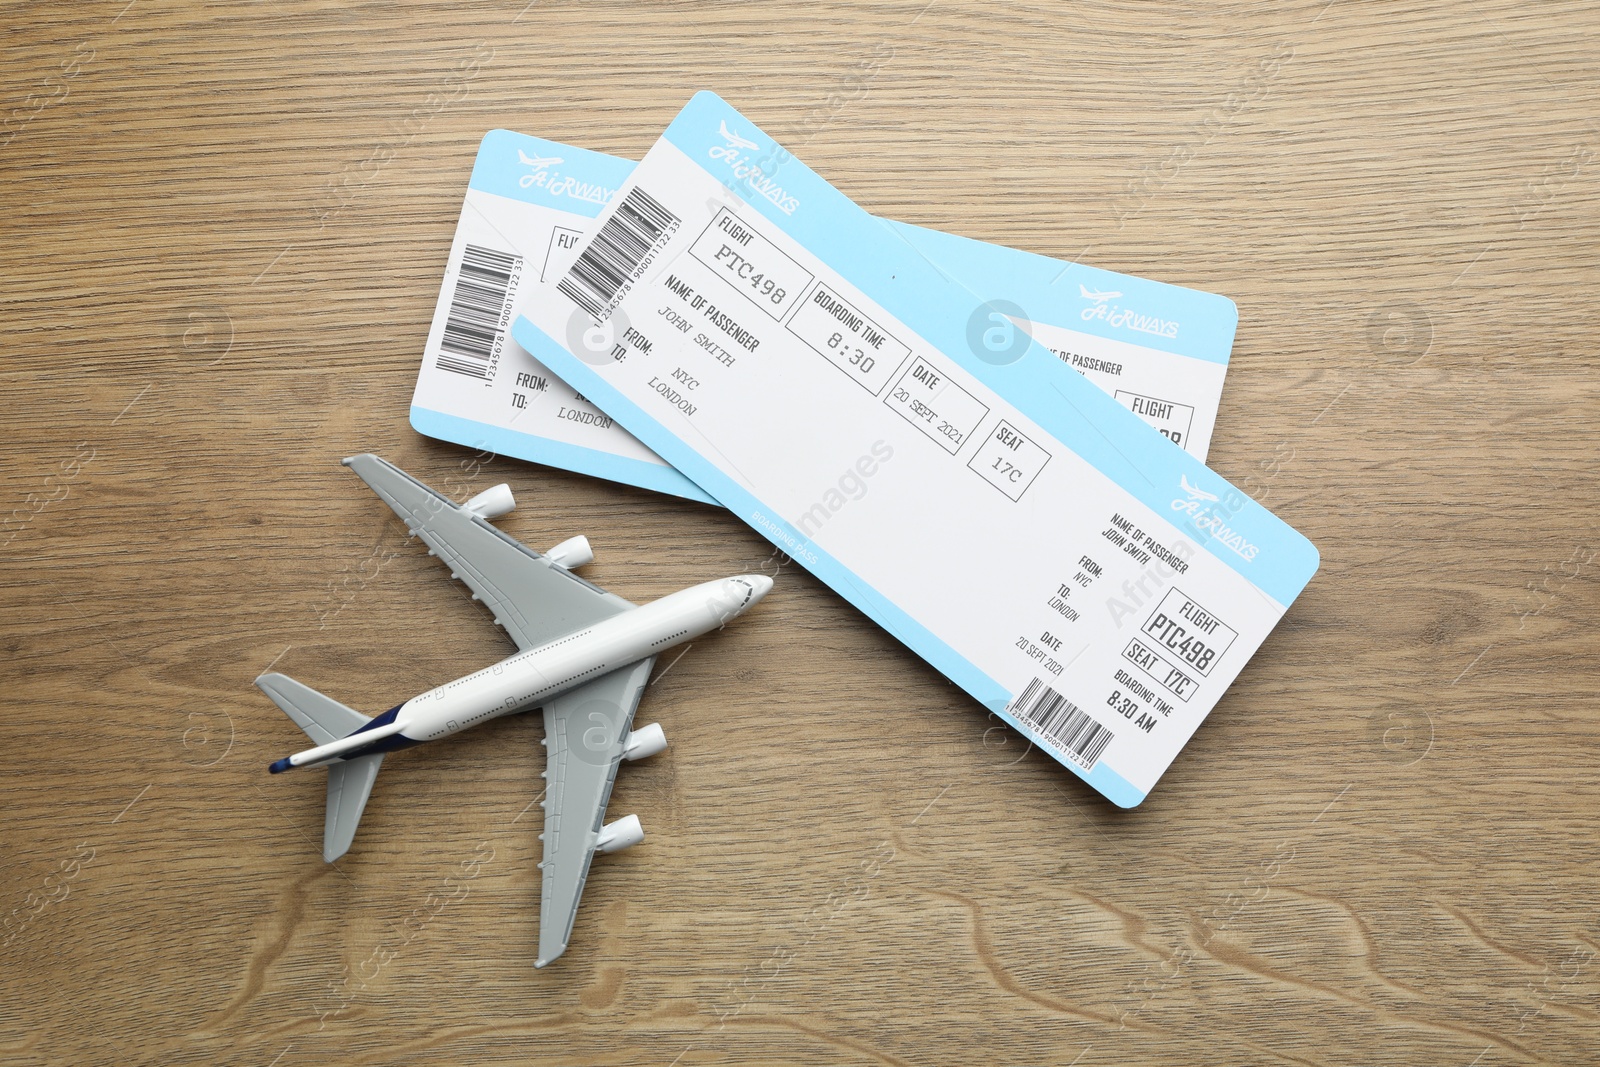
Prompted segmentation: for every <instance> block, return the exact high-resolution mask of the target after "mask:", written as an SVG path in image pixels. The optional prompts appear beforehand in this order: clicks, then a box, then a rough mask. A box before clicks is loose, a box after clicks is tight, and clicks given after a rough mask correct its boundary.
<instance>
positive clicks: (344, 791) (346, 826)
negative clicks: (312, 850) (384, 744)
mask: <svg viewBox="0 0 1600 1067" xmlns="http://www.w3.org/2000/svg"><path fill="white" fill-rule="evenodd" d="M382 765H383V753H381V752H380V753H378V754H377V755H375V756H357V757H356V758H355V759H353V760H350V761H349V762H348V763H334V764H331V765H329V767H328V817H327V820H326V822H324V823H323V827H322V858H323V859H325V860H327V861H328V862H329V863H332V862H333V861H334V860H336V859H338V858H339V857H340V856H342V855H344V854H345V853H346V852H348V851H350V842H352V841H354V840H355V837H356V827H357V826H359V825H361V813H362V812H363V811H365V810H366V808H367V798H368V797H369V796H371V795H372V783H373V782H376V781H377V780H378V768H379V767H380V766H382Z"/></svg>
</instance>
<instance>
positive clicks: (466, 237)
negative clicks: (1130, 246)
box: [411, 130, 1238, 500]
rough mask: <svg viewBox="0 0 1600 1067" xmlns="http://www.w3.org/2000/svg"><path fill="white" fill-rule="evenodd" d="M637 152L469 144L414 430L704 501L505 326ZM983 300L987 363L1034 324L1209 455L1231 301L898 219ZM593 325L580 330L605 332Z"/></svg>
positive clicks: (1100, 381)
mask: <svg viewBox="0 0 1600 1067" xmlns="http://www.w3.org/2000/svg"><path fill="white" fill-rule="evenodd" d="M634 166H635V164H634V163H633V162H632V161H630V160H625V159H619V158H617V157H616V156H608V155H602V154H600V153H598V152H590V151H587V150H585V149H582V148H576V147H573V146H571V145H563V144H558V143H556V142H554V141H546V140H542V139H540V138H537V137H529V136H526V135H523V134H518V133H512V132H510V131H508V130H493V131H491V132H490V133H489V134H487V135H486V136H485V137H484V139H483V142H482V144H481V145H480V146H479V149H478V157H477V161H476V163H475V164H474V166H473V171H472V179H471V181H470V183H469V185H468V188H467V195H466V199H465V202H464V203H463V205H462V209H461V218H460V221H459V222H458V223H457V225H456V234H455V240H454V241H453V242H452V244H451V248H450V258H449V261H448V267H447V269H446V273H445V279H444V284H443V286H442V287H441V289H440V294H439V302H438V305H437V307H436V308H435V310H434V316H433V324H432V327H431V329H430V330H429V333H428V341H427V347H426V350H425V355H424V358H423V363H422V369H421V373H420V374H419V375H418V377H417V386H416V391H415V394H414V396H413V399H412V405H411V421H412V425H413V426H415V427H416V429H417V430H419V431H420V432H422V433H425V434H427V435H429V436H431V437H438V438H441V439H444V440H447V441H452V442H455V443H457V444H464V445H471V446H473V447H478V448H485V449H489V450H491V451H494V452H498V453H500V454H502V455H508V456H516V457H518V458H521V459H529V460H534V461H535V462H539V463H546V464H549V465H551V466H557V467H563V468H566V469H569V470H575V471H580V472H582V473H585V474H592V475H595V476H597V477H602V478H608V479H611V480H613V481H619V482H625V483H628V484H630V485H638V486H642V487H645V488H649V489H656V490H659V491H662V492H667V493H674V494H676V495H679V496H687V497H691V498H694V499H699V500H710V497H709V496H707V495H706V494H705V492H704V491H703V490H702V489H700V487H698V486H696V485H695V484H694V483H693V482H691V481H689V480H688V479H687V478H685V477H683V476H682V475H681V474H679V473H678V472H677V471H676V470H674V469H673V468H672V467H671V466H669V465H668V464H667V463H666V462H665V461H664V460H662V459H661V458H660V457H658V456H656V455H655V454H654V453H653V452H651V451H650V450H649V449H648V448H646V447H645V446H644V445H642V444H640V443H639V441H638V440H636V439H635V438H634V437H633V436H632V435H631V434H629V433H628V432H627V431H626V430H624V429H623V428H622V427H620V426H618V425H616V424H615V423H614V421H613V420H612V419H611V418H610V417H609V416H608V415H606V414H605V413H604V412H601V411H599V410H597V409H596V408H595V407H594V406H593V405H591V404H589V403H588V402H586V401H585V400H584V399H583V397H582V396H580V395H578V394H577V393H576V392H575V391H574V390H572V389H570V388H568V387H567V386H566V385H565V384H564V383H562V382H561V381H560V380H559V379H558V378H557V377H555V376H554V375H552V374H551V373H550V372H549V371H548V370H547V369H546V368H545V367H544V366H542V365H541V364H539V363H538V361H537V360H535V359H533V357H531V356H530V355H528V353H527V352H526V351H524V350H523V349H522V348H521V347H520V346H519V345H518V344H517V343H516V341H515V340H514V339H513V338H511V337H510V336H509V335H508V327H509V325H510V320H511V316H512V311H513V309H514V308H515V307H516V306H517V303H518V300H519V299H520V294H521V292H522V290H523V288H524V287H525V286H528V285H531V284H533V283H534V282H537V281H540V280H548V279H550V278H552V277H556V276H559V275H560V274H561V273H564V272H565V271H566V269H567V267H568V265H569V264H570V262H571V259H572V254H573V252H574V251H575V250H576V247H577V244H578V242H579V241H580V240H581V239H582V238H583V237H584V236H585V235H586V234H587V232H588V228H589V225H590V223H591V221H592V220H593V218H594V217H595V216H596V215H598V214H599V213H600V211H601V209H602V208H603V207H604V206H605V205H606V204H607V203H608V202H609V200H610V197H611V195H612V193H613V192H615V190H616V189H617V188H618V187H619V186H620V185H621V184H622V183H623V182H624V181H625V180H626V179H627V177H628V175H629V174H630V173H631V172H632V171H633V168H634ZM893 225H895V226H896V228H897V229H898V231H899V232H900V234H901V235H902V236H903V237H904V238H905V239H906V240H907V241H908V242H910V243H911V244H912V245H913V246H914V247H916V248H917V249H918V250H920V251H921V252H922V254H923V255H925V256H926V257H927V258H928V259H929V260H931V261H932V262H933V263H934V264H936V265H938V267H939V269H941V270H942V271H944V272H946V273H949V274H951V275H952V276H953V277H955V278H957V279H958V280H960V281H962V282H963V283H964V284H966V285H967V286H968V287H969V288H971V289H973V290H974V291H976V292H978V293H980V294H982V295H983V296H984V297H985V301H984V302H983V303H981V304H979V305H978V306H976V307H975V308H974V309H972V312H971V320H972V321H971V322H970V323H969V330H970V332H971V333H972V335H973V337H974V339H975V340H974V343H975V344H976V345H978V346H979V348H980V349H982V350H983V351H984V352H985V353H986V354H987V355H988V356H989V357H990V358H992V359H1006V358H1010V357H1012V356H1014V355H1017V354H1020V352H1021V350H1022V347H1023V346H1024V345H1025V344H1026V343H1027V335H1028V334H1030V333H1031V334H1032V336H1034V337H1035V338H1037V339H1038V340H1040V341H1042V342H1043V343H1044V344H1045V345H1047V346H1048V347H1049V348H1050V349H1051V350H1052V351H1054V352H1055V353H1056V354H1057V356H1058V357H1059V358H1060V359H1061V360H1062V362H1064V363H1066V364H1068V365H1069V366H1071V367H1073V368H1074V369H1075V370H1077V371H1078V372H1080V373H1082V374H1083V375H1084V376H1085V377H1087V378H1089V380H1091V381H1093V382H1094V383H1095V384H1097V385H1099V386H1100V387H1101V388H1103V389H1104V390H1106V391H1107V392H1108V393H1111V394H1112V395H1113V396H1115V397H1116V398H1117V399H1118V400H1119V401H1120V402H1121V403H1122V404H1123V405H1124V406H1126V407H1128V408H1129V409H1130V410H1132V411H1134V412H1135V413H1137V414H1138V415H1139V416H1140V417H1141V418H1143V419H1145V421H1147V422H1149V423H1150V424H1151V425H1153V426H1155V427H1156V428H1157V429H1159V430H1160V431H1161V432H1162V433H1164V434H1166V435H1167V436H1168V437H1169V438H1170V439H1172V440H1173V441H1175V442H1177V443H1178V444H1179V445H1180V446H1181V447H1183V448H1184V449H1185V450H1187V451H1188V452H1189V453H1190V454H1192V455H1194V456H1195V457H1197V458H1199V459H1204V458H1205V455H1206V449H1207V448H1208V447H1209V445H1210V440H1211V432H1212V427H1213V425H1214V424H1215V422H1216V416H1217V408H1218V405H1219V403H1220V401H1221V396H1222V386H1223V378H1224V376H1225V374H1226V373H1227V369H1228V355H1229V352H1230V351H1231V349H1232V346H1233V335H1234V329H1235V326H1236V324H1237V320H1238V313H1237V311H1236V309H1235V308H1234V306H1233V303H1232V301H1230V300H1228V299H1227V298H1225V297H1221V296H1216V295H1213V294H1210V293H1202V292H1198V291H1196V290H1193V289H1184V288H1181V287H1179V286H1175V285H1167V284H1164V283H1162V282H1155V281H1149V280H1146V279H1143V278H1135V277H1132V276H1130V275H1125V274H1116V273H1113V272H1111V271H1103V270H1098V269H1096V268H1094V267H1086V266H1083V265H1081V264H1065V263H1062V262H1060V261H1058V260H1053V259H1048V258H1046V257H1044V256H1036V255H1033V254H1031V253H1028V252H1021V251H1018V250H1016V249H1012V248H1005V247H1003V246H1000V245H991V244H984V243H983V242H980V241H973V240H969V239H967V238H964V237H955V236H952V235H950V234H945V233H940V232H938V231H936V230H928V229H923V228H921V227H916V226H910V225H907V224H903V223H895V224H893ZM608 337H609V335H608V334H607V333H606V331H604V330H600V331H594V332H593V333H592V334H591V335H590V337H589V338H588V339H587V340H586V341H585V342H584V343H586V344H590V345H594V344H604V343H606V342H607V339H608Z"/></svg>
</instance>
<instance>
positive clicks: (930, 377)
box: [513, 93, 1317, 807]
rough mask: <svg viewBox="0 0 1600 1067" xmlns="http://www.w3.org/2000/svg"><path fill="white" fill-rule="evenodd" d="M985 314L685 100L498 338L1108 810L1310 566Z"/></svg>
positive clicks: (729, 116) (797, 166)
mask: <svg viewBox="0 0 1600 1067" xmlns="http://www.w3.org/2000/svg"><path fill="white" fill-rule="evenodd" d="M985 302H986V301H985V298H984V297H983V296H981V295H979V294H975V293H973V292H972V291H970V290H969V289H967V288H965V287H964V286H962V285H960V284H958V283H957V282H955V281H954V280H952V279H951V278H950V277H948V276H947V275H946V274H945V273H943V272H942V271H941V270H940V269H939V268H936V267H935V266H933V264H932V263H931V262H930V261H929V260H928V259H927V258H926V257H925V256H924V255H923V254H922V253H921V252H920V251H919V250H918V248H917V247H916V246H914V245H913V244H912V243H909V242H908V241H907V240H906V239H905V238H904V237H903V236H902V235H901V233H900V231H899V230H897V229H896V228H895V227H893V226H891V225H889V224H886V223H883V222H881V221H879V220H877V219H875V218H873V217H872V216H871V215H869V214H868V213H867V212H865V211H864V210H862V209H861V208H860V207H858V206H856V205H855V204H853V203H852V202H851V201H850V200H849V199H848V198H847V197H845V196H844V195H843V194H842V193H840V192H839V191H838V190H836V189H834V188H833V187H832V186H830V185H829V184H828V183H827V182H826V181H824V180H823V179H822V178H820V177H819V176H818V175H816V174H815V173H814V172H812V171H811V170H809V169H808V168H806V167H805V166H804V165H803V164H801V163H800V162H798V161H797V160H795V159H794V158H793V157H791V156H789V155H788V154H787V153H786V152H784V150H783V149H782V148H781V147H780V146H778V145H776V144H775V143H774V142H773V141H772V140H771V139H770V138H768V137H767V136H766V135H765V134H763V133H762V132H761V131H760V130H759V129H758V128H756V126H755V125H754V124H753V123H751V122H750V121H748V120H747V119H745V118H744V117H743V116H741V115H740V114H739V113H738V112H736V111H734V110H733V109H732V108H731V107H729V106H728V105H727V104H726V103H724V102H723V101H722V100H721V99H720V98H719V97H717V96H715V95H714V94H711V93H700V94H699V95H697V96H695V98H694V99H693V100H692V101H691V102H690V103H689V105H688V106H687V107H686V108H685V109H684V110H683V111H682V112H681V113H680V114H679V115H678V117H677V118H676V119H675V120H674V121H673V123H672V125H671V126H670V127H669V128H668V129H667V131H666V133H665V134H664V135H663V136H662V138H661V140H659V141H658V142H657V143H656V144H655V146H654V147H652V148H651V150H650V152H649V153H648V155H646V157H645V158H644V160H643V161H642V162H641V163H640V164H639V166H638V168H637V169H635V170H634V171H633V172H632V173H631V174H630V175H629V176H628V178H627V180H626V181H625V182H624V183H623V184H622V187H621V188H620V190H618V192H617V193H616V195H615V196H614V197H612V199H611V201H610V205H609V206H608V207H607V209H606V210H604V211H603V212H601V213H600V215H599V216H598V217H597V219H596V220H595V222H594V224H593V225H592V226H591V228H590V236H588V237H586V238H585V239H584V240H582V241H580V243H579V246H578V248H577V249H576V256H575V258H574V259H573V260H572V265H571V267H570V268H569V269H567V270H566V271H564V272H562V273H560V275H559V276H547V277H546V280H545V281H543V282H541V283H540V284H538V285H535V286H533V287H532V288H531V291H529V292H528V293H527V294H526V297H525V300H524V303H523V305H522V311H523V313H522V315H520V316H519V317H518V318H517V320H516V322H515V324H514V326H513V332H514V333H515V336H516V338H517V340H518V341H519V343H520V344H521V345H522V346H523V347H524V348H525V349H527V350H528V351H529V352H530V353H531V354H532V355H533V357H534V358H535V359H538V360H539V361H541V362H542V363H544V364H545V365H547V366H549V367H550V369H551V370H552V371H554V372H555V373H556V374H558V375H560V376H561V377H562V379H563V380H565V381H567V382H570V383H571V384H572V385H573V386H574V387H575V388H576V389H577V390H578V391H580V392H581V393H582V394H583V395H584V396H586V397H588V398H590V399H591V400H592V401H594V402H595V403H596V404H597V405H598V407H599V409H600V410H603V411H604V412H606V413H607V414H608V415H609V416H611V417H614V418H615V419H616V420H617V421H618V422H619V423H621V424H622V425H623V426H624V427H625V428H626V429H627V430H629V431H630V432H631V433H633V434H634V435H636V436H637V437H638V438H640V440H641V441H643V443H644V444H645V445H646V446H647V447H649V448H650V449H651V450H653V451H654V452H656V453H658V454H659V455H661V456H662V457H664V458H665V459H666V460H667V461H668V462H670V463H671V464H673V465H674V466H675V467H677V468H678V469H679V470H681V471H683V472H684V473H685V474H686V475H687V476H688V477H689V478H690V479H692V480H693V481H694V482H695V483H697V484H698V485H700V486H702V487H704V488H705V489H706V491H707V492H709V493H710V494H711V495H712V496H713V497H715V498H716V499H717V500H718V501H720V502H721V503H722V504H723V505H725V506H726V507H728V508H729V509H731V510H732V511H733V512H734V513H735V514H736V515H738V516H739V517H740V518H742V519H743V520H744V521H746V522H747V523H749V524H750V525H751V526H752V527H754V528H755V529H756V530H758V531H760V532H761V533H762V534H764V535H765V536H766V537H768V538H769V539H770V540H772V541H773V543H774V544H776V545H778V546H779V547H780V548H782V549H783V550H784V551H785V552H787V553H788V554H789V555H790V556H791V557H793V558H794V559H795V560H797V561H798V562H800V563H801V564H803V565H804V566H805V567H807V568H808V569H809V570H811V571H812V572H813V573H815V574H816V575H817V576H818V577H820V578H821V579H822V580H823V581H825V582H827V583H828V584H829V585H830V586H832V587H833V589H835V590H836V591H838V592H839V593H840V594H841V595H842V596H844V597H845V598H846V599H848V600H850V601H851V602H852V603H853V604H855V605H856V606H857V607H859V608H860V609H861V610H862V611H864V612H866V613H867V615H869V616H870V617H871V618H872V619H874V620H875V621H877V622H878V623H879V624H880V625H882V626H884V627H885V628H886V629H888V630H889V631H890V632H891V633H893V634H894V635H895V636H896V637H898V638H899V639H900V640H901V641H903V642H905V643H906V644H907V645H908V646H909V647H911V648H912V649H913V650H915V651H916V652H917V653H918V654H920V655H921V656H923V657H924V658H925V659H927V660H928V661H929V662H930V663H932V664H934V665H935V666H936V667H937V668H938V669H939V670H941V671H943V672H944V673H945V674H946V675H947V676H948V677H950V678H951V679H952V680H953V681H955V682H956V683H957V684H959V685H961V686H962V687H963V688H964V689H966V690H967V692H969V693H971V694H972V695H973V696H974V697H975V698H976V699H977V700H978V701H979V702H980V703H982V704H983V705H984V706H985V707H987V708H989V709H990V710H992V711H994V712H996V713H997V714H999V715H1001V716H1003V717H1004V718H1005V719H1006V720H1007V721H1009V722H1010V723H1012V724H1013V725H1014V726H1015V727H1017V728H1018V729H1019V730H1021V731H1023V732H1024V733H1025V734H1026V735H1027V736H1029V737H1030V738H1032V739H1034V740H1035V741H1036V742H1037V743H1038V744H1040V745H1041V746H1042V747H1043V748H1044V749H1045V751H1047V752H1049V753H1050V754H1051V755H1053V756H1054V757H1055V758H1056V759H1057V760H1059V761H1060V762H1061V763H1062V764H1063V765H1065V766H1067V767H1068V768H1070V769H1072V770H1073V771H1074V772H1076V773H1077V774H1078V775H1079V776H1081V777H1083V778H1084V779H1086V780H1087V781H1088V782H1089V783H1090V785H1092V786H1093V787H1094V788H1095V789H1097V790H1099V791H1100V792H1101V793H1102V794H1104V795H1105V796H1106V797H1108V798H1110V799H1111V800H1112V801H1114V802H1115V803H1117V804H1119V805H1122V806H1126V807H1131V806H1133V805H1135V804H1137V803H1139V802H1140V801H1141V800H1142V799H1143V798H1144V797H1145V795H1146V794H1147V793H1148V792H1149V791H1150V789H1151V788H1152V787H1153V786H1154V785H1155V782H1156V780H1157V779H1158V778H1159V777H1160V775H1161V774H1162V772H1163V771H1164V770H1165V769H1166V768H1167V766H1168V765H1169V764H1170V763H1171V762H1172V760H1173V758H1174V757H1175V756H1176V755H1177V753H1178V751H1179V749H1181V748H1182V746H1183V744H1184V742H1185V741H1186V740H1187V739H1188V738H1189V736H1190V735H1191V734H1192V733H1193V732H1194V730H1195V728H1196V727H1197V726H1198V725H1199V724H1200V722H1201V720H1202V719H1204V718H1205V716H1206V714H1207V713H1208V712H1209V711H1210V710H1211V708H1212V707H1213V706H1214V705H1215V704H1216V702H1217V700H1218V698H1219V697H1220V696H1221V695H1222V693H1223V692H1224V691H1225V690H1226V689H1227V687H1228V685H1229V684H1230V683H1231V682H1232V681H1233V679H1234V677H1235V676H1237V674H1238V673H1239V670H1240V668H1241V667H1243V666H1244V664H1245V663H1246V661H1248V660H1249V658H1250V656H1251V655H1252V654H1254V652H1255V650H1256V649H1257V647H1258V646H1259V645H1260V644H1261V642H1262V640H1263V639H1264V638H1265V637H1266V635H1267V634H1268V632H1269V631H1270V630H1271V629H1272V627H1273V626H1274V625H1275V624H1276V622H1277V620H1278V619H1279V618H1280V617H1281V616H1282V615H1283V613H1284V611H1285V610H1286V609H1287V606H1288V605H1289V604H1290V603H1291V602H1292V601H1293V600H1294V598H1295V597H1296V596H1297V595H1298V594H1299V592H1300V590H1301V589H1302V588H1304V586H1305V584H1306V583H1307V582H1308V581H1309V580H1310V578H1311V576H1312V574H1313V573H1314V572H1315V570H1316V566H1317V553H1316V549H1315V548H1313V547H1312V545H1311V543H1310V542H1309V541H1307V540H1306V539H1305V538H1304V537H1303V536H1301V535H1300V534H1298V533H1296V532H1295V531H1294V530H1293V529H1291V528H1290V527H1288V526H1287V525H1285V524H1284V523H1283V522H1282V521H1280V520H1279V519H1277V518H1276V517H1275V516H1273V515H1272V514H1271V513H1270V512H1268V511H1266V510H1265V509H1264V508H1262V507H1261V506H1259V505H1258V504H1256V503H1255V502H1254V501H1252V500H1250V499H1249V498H1248V497H1246V496H1245V495H1244V494H1243V493H1241V492H1240V491H1239V490H1237V489H1235V488H1234V487H1233V486H1231V485H1229V484H1228V483H1227V482H1226V481H1225V480H1223V479H1222V478H1221V477H1219V476H1218V475H1217V474H1215V473H1213V472H1212V471H1210V470H1209V469H1207V468H1206V467H1205V466H1204V465H1203V464H1202V463H1200V462H1199V461H1198V460H1196V459H1195V458H1194V457H1192V456H1190V455H1188V454H1187V453H1185V452H1184V451H1182V450H1181V449H1178V448H1175V447H1173V444H1172V442H1171V441H1169V440H1168V439H1167V438H1166V437H1164V436H1162V435H1161V434H1160V433H1159V432H1157V431H1156V430H1155V429H1153V428H1152V427H1150V426H1149V425H1148V424H1147V423H1145V422H1144V421H1142V420H1141V419H1140V418H1138V417H1137V416H1135V415H1134V414H1132V413H1131V412H1130V411H1129V410H1128V408H1126V407H1124V406H1123V405H1122V404H1120V403H1119V402H1118V401H1117V400H1115V399H1114V398H1113V397H1111V396H1110V395H1108V394H1107V393H1105V392H1103V391H1101V390H1100V389H1098V388H1096V387H1095V386H1094V385H1092V384H1090V382H1089V381H1088V379H1086V378H1084V377H1082V376H1081V375H1078V374H1062V373H1060V368H1061V362H1060V360H1059V359H1058V358H1057V357H1056V356H1055V355H1054V354H1053V353H1052V352H1051V351H1050V350H1049V349H1048V348H1046V347H1044V346H1043V345H1041V344H1039V343H1037V342H1034V341H1032V340H1031V339H1030V340H1028V341H1027V343H1026V344H1024V345H1021V346H1019V347H1018V349H1017V350H1016V351H1003V352H1002V351H998V350H996V349H993V348H990V347H989V346H987V345H986V344H985V343H984V339H983V338H982V337H981V335H979V336H974V334H975V333H978V332H979V331H975V330H974V329H973V327H972V322H973V317H974V310H975V309H981V308H983V307H984V305H985ZM595 330H603V331H605V332H606V333H607V335H608V336H609V338H610V339H611V340H610V343H609V345H606V346H600V345H593V344H589V343H587V341H586V337H587V336H588V334H589V333H590V332H592V331H595ZM905 714H906V716H908V717H909V716H912V715H914V714H915V710H914V709H911V708H907V709H906V711H905ZM905 725H906V724H905V722H903V721H902V722H898V723H896V724H895V727H896V729H901V730H903V729H904V728H905Z"/></svg>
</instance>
